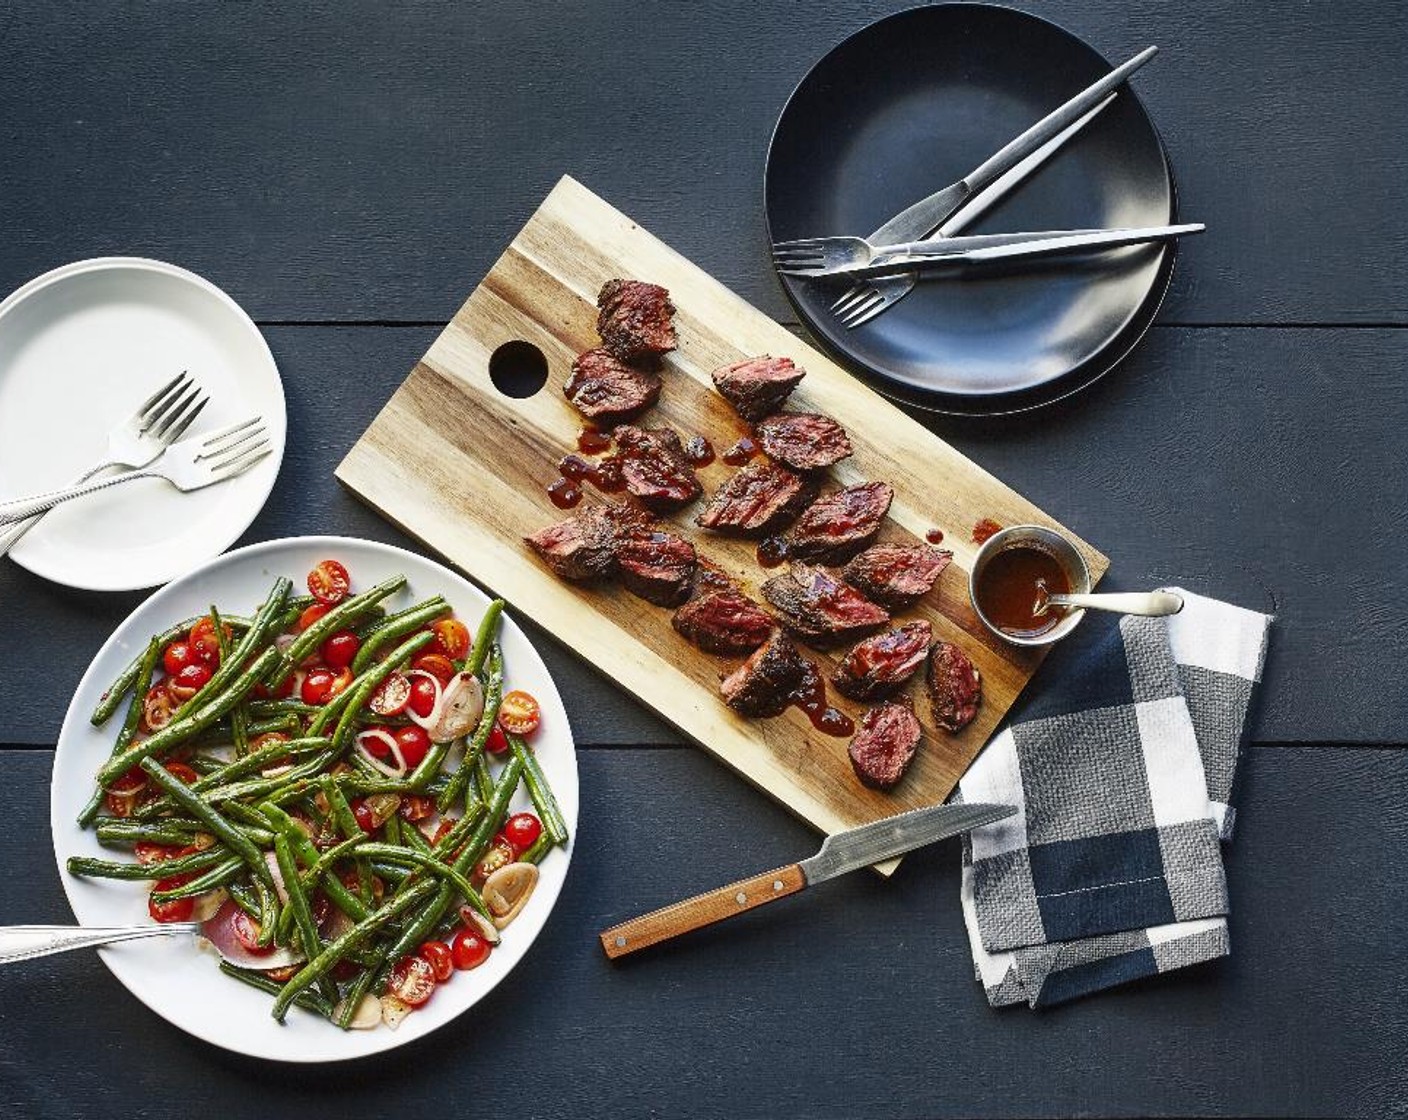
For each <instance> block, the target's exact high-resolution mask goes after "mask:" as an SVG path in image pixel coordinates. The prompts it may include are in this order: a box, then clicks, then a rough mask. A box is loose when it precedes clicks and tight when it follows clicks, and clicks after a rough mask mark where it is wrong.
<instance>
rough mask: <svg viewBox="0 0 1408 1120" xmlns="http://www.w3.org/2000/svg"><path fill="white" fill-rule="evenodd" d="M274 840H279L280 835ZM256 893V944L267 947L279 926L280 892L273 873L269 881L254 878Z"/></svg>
mask: <svg viewBox="0 0 1408 1120" xmlns="http://www.w3.org/2000/svg"><path fill="white" fill-rule="evenodd" d="M274 840H275V841H276V842H277V841H278V837H277V836H276V837H274ZM265 866H266V867H267V866H268V865H267V864H266V865H265ZM254 893H255V895H256V896H257V897H258V899H259V936H258V937H256V938H255V939H254V944H255V945H256V946H257V947H259V948H260V949H267V948H268V947H269V946H270V945H272V944H273V943H274V933H275V931H276V930H277V929H278V928H279V893H278V891H276V890H275V889H274V884H273V881H272V873H271V875H270V881H269V882H267V883H266V882H265V881H264V880H263V879H262V878H258V879H255V880H254Z"/></svg>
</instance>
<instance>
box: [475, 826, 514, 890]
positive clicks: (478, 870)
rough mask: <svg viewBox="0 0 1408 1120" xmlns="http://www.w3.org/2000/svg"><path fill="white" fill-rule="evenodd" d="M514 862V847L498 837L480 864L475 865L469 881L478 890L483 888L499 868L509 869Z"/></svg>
mask: <svg viewBox="0 0 1408 1120" xmlns="http://www.w3.org/2000/svg"><path fill="white" fill-rule="evenodd" d="M513 861H514V853H513V847H512V845H510V844H509V842H508V841H507V840H505V839H504V838H503V837H502V836H497V837H495V838H494V842H493V844H491V845H490V846H489V850H488V851H487V852H485V853H484V854H483V855H482V856H481V857H480V858H479V862H478V863H476V864H475V865H474V872H473V874H471V875H470V877H469V881H470V882H471V883H473V884H474V886H475V887H476V888H478V887H482V886H483V885H484V880H485V879H487V878H489V876H490V875H492V874H493V873H494V872H495V871H497V870H498V869H499V868H501V867H507V866H508V865H509V864H510V863H512V862H513Z"/></svg>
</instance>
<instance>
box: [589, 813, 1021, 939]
mask: <svg viewBox="0 0 1408 1120" xmlns="http://www.w3.org/2000/svg"><path fill="white" fill-rule="evenodd" d="M1016 811H1017V808H1016V806H1015V805H987V804H975V805H931V806H929V807H928V808H925V809H912V810H910V811H909V812H907V813H897V814H895V815H894V816H892V817H884V818H882V819H880V820H878V821H872V822H871V823H870V824H863V825H861V826H860V827H859V828H852V829H848V830H847V831H845V832H838V833H835V834H834V835H831V836H828V837H827V838H826V839H825V840H823V841H822V843H821V847H820V849H818V851H817V853H816V855H814V856H811V857H810V858H808V859H804V860H802V862H801V863H792V864H788V865H786V866H784V867H779V868H777V869H775V870H773V871H769V872H767V873H765V874H763V875H755V876H753V877H752V878H751V879H741V880H739V881H738V882H736V883H730V884H729V885H728V886H726V887H719V888H718V889H717V890H712V891H708V892H706V893H704V894H700V895H695V896H694V897H693V898H687V899H685V900H684V901H682V902H676V903H674V904H672V905H670V906H665V907H662V908H661V909H659V910H654V911H652V912H651V913H649V914H642V915H641V916H640V917H638V918H632V919H631V920H630V921H626V922H622V923H621V924H620V925H616V926H612V927H611V928H610V929H607V930H603V931H602V933H601V947H602V949H604V950H605V951H606V955H607V956H608V957H611V958H612V959H613V960H614V959H615V958H617V957H624V956H626V955H627V954H630V953H634V952H637V951H638V950H641V949H644V948H647V947H648V946H651V945H657V944H659V943H660V942H661V941H667V940H669V939H670V938H672V937H678V936H679V935H680V934H682V933H688V932H689V931H690V930H694V929H701V928H702V927H704V926H707V925H712V924H713V923H714V922H719V921H723V919H725V918H731V917H733V915H735V914H742V913H744V912H745V911H747V910H752V909H755V908H756V907H758V906H763V905H765V904H766V903H769V902H775V901H776V900H777V899H779V898H786V897H787V896H788V895H790V894H796V893H797V892H798V891H801V890H804V889H806V888H807V887H808V886H811V885H813V884H815V883H824V882H825V881H826V880H827V879H834V878H836V876H838V875H844V874H846V873H847V872H848V871H855V870H857V869H858V868H861V867H868V866H870V865H871V864H873V863H879V862H881V861H882V860H887V859H892V858H893V857H895V856H900V855H904V853H905V852H912V851H913V850H914V849H915V848H922V847H924V846H925V845H926V844H932V843H934V841H936V840H943V839H945V838H946V837H949V836H954V835H956V834H958V833H960V832H966V831H967V830H969V829H972V828H979V827H981V826H982V825H985V824H992V823H993V822H994V821H1000V820H1002V819H1004V818H1005V817H1010V816H1012V814H1014V813H1015V812H1016Z"/></svg>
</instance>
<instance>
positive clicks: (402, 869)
mask: <svg viewBox="0 0 1408 1120" xmlns="http://www.w3.org/2000/svg"><path fill="white" fill-rule="evenodd" d="M371 869H372V872H373V874H376V875H379V876H381V877H382V878H383V879H385V880H386V881H387V882H388V883H390V884H391V885H392V886H397V887H399V886H400V885H401V884H402V883H404V882H405V881H406V880H407V879H409V878H410V877H411V876H412V875H414V874H415V873H416V870H415V868H414V867H408V866H406V865H404V864H399V863H387V862H386V861H385V860H380V861H378V860H372V861H371Z"/></svg>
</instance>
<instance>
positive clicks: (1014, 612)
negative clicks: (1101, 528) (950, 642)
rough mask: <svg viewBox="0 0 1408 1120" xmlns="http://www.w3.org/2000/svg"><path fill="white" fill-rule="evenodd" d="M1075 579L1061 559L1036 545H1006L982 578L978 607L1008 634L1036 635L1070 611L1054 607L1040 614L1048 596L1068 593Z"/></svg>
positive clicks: (1027, 636) (1053, 624)
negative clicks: (1071, 579)
mask: <svg viewBox="0 0 1408 1120" xmlns="http://www.w3.org/2000/svg"><path fill="white" fill-rule="evenodd" d="M1070 590H1071V581H1070V579H1069V577H1067V575H1066V570H1065V569H1064V568H1063V567H1061V564H1060V561H1058V560H1057V559H1056V557H1054V556H1052V555H1051V554H1050V553H1049V552H1047V551H1045V550H1044V549H1041V548H1036V547H1034V546H1032V545H1014V546H1013V547H1012V548H1004V549H1003V550H1002V551H1001V552H999V553H998V554H997V555H996V556H994V557H993V558H992V559H991V560H989V561H988V562H987V565H986V567H984V568H983V574H982V575H981V576H979V577H978V586H977V593H978V606H979V607H980V608H981V609H982V612H983V614H984V615H986V616H987V618H988V620H989V621H990V622H991V623H992V624H993V625H994V626H996V627H997V628H998V629H999V630H1001V631H1002V632H1003V633H1004V634H1012V635H1015V636H1016V637H1020V638H1032V637H1035V636H1036V635H1038V634H1044V633H1045V632H1046V631H1048V630H1050V629H1051V628H1052V627H1053V626H1055V625H1056V624H1057V623H1058V622H1060V621H1061V618H1062V616H1063V615H1064V614H1065V613H1066V612H1065V610H1064V608H1061V607H1052V608H1051V609H1049V610H1048V611H1046V613H1045V614H1037V607H1038V606H1039V605H1040V604H1041V602H1042V601H1044V599H1045V597H1046V596H1047V595H1066V594H1069V592H1070Z"/></svg>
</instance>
